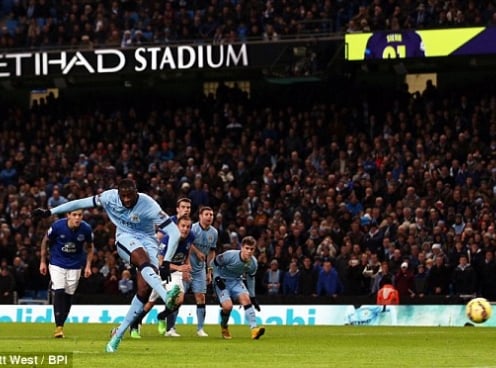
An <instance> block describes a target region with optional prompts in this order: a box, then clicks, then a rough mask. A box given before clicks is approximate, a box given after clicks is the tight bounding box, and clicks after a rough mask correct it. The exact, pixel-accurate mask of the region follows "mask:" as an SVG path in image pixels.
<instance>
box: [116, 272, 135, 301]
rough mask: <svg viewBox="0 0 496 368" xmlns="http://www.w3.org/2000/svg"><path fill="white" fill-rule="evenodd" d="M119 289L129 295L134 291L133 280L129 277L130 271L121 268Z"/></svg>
mask: <svg viewBox="0 0 496 368" xmlns="http://www.w3.org/2000/svg"><path fill="white" fill-rule="evenodd" d="M119 291H120V292H121V294H123V295H126V296H131V295H133V293H134V281H133V280H132V279H131V272H129V270H123V271H122V273H121V278H120V280H119Z"/></svg>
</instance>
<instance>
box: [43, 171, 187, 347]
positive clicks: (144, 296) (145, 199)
mask: <svg viewBox="0 0 496 368" xmlns="http://www.w3.org/2000/svg"><path fill="white" fill-rule="evenodd" d="M92 207H103V209H104V210H105V212H107V215H108V216H109V218H110V220H111V221H112V223H113V224H114V225H115V226H116V245H117V252H118V253H119V256H120V257H121V258H122V259H123V260H124V261H125V262H127V263H129V264H132V265H133V266H135V267H136V268H137V269H138V271H139V272H138V274H137V289H138V290H137V293H136V295H135V297H134V298H133V300H132V302H131V305H130V308H129V310H128V312H127V314H126V316H125V318H124V321H123V322H122V323H121V325H120V326H119V327H118V328H117V329H116V330H115V333H114V334H113V336H112V338H111V339H110V341H109V342H108V343H107V345H106V347H105V350H106V351H107V352H109V353H112V352H115V351H116V350H117V348H118V346H119V344H120V342H121V339H122V337H123V335H124V333H125V332H126V330H127V328H128V327H129V325H130V324H131V323H132V322H133V321H134V319H135V318H136V316H137V315H139V314H140V313H141V311H142V310H143V307H144V305H145V303H146V302H147V301H148V297H149V295H150V292H151V289H150V287H151V288H152V289H153V290H155V291H156V292H157V293H158V294H159V295H160V298H162V300H163V301H164V302H165V303H166V304H167V303H168V300H167V299H168V298H167V290H166V289H165V288H164V287H163V285H162V279H161V278H160V276H159V275H158V273H157V270H158V258H157V255H158V250H159V244H158V240H157V238H156V236H155V234H156V231H157V228H158V230H160V231H163V232H164V233H167V234H168V235H169V247H168V249H167V253H166V255H165V257H164V260H166V261H168V262H166V264H169V262H170V261H171V259H172V255H173V254H174V253H175V251H176V249H177V245H178V242H179V236H180V234H179V230H178V228H177V226H176V224H175V223H174V222H173V221H172V220H171V218H170V217H169V215H167V214H166V213H165V212H164V211H163V210H162V209H161V208H160V206H159V204H158V203H157V202H156V201H155V200H154V199H153V198H151V197H150V196H148V195H147V194H144V193H138V190H137V188H136V184H135V183H134V181H133V180H131V179H123V180H121V181H120V182H119V184H118V187H117V189H109V190H106V191H104V192H102V193H100V194H98V195H95V196H92V197H87V198H82V199H77V200H73V201H70V202H67V203H64V204H62V205H60V206H57V207H54V208H52V209H41V208H38V209H36V210H34V211H33V215H34V216H41V217H49V216H50V215H52V214H60V213H66V212H70V211H73V210H76V209H81V208H92ZM165 273H166V274H168V275H166V276H167V277H170V271H169V270H165ZM178 292H179V290H175V291H171V292H170V293H169V294H171V295H170V298H171V299H172V298H174V300H175V298H176V297H177V293H178ZM174 294H175V295H174Z"/></svg>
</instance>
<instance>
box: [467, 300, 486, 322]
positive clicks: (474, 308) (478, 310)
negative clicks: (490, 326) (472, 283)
mask: <svg viewBox="0 0 496 368" xmlns="http://www.w3.org/2000/svg"><path fill="white" fill-rule="evenodd" d="M465 312H466V313H467V317H468V318H469V319H470V320H471V321H472V322H474V323H484V322H486V321H487V320H488V319H489V318H491V313H492V308H491V303H489V302H488V301H487V300H486V299H484V298H474V299H472V300H470V301H469V302H468V303H467V306H466V307H465Z"/></svg>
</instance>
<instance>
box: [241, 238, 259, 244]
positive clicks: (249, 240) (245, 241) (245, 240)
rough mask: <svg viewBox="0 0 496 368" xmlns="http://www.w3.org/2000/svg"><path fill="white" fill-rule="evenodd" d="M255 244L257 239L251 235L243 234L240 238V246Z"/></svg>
mask: <svg viewBox="0 0 496 368" xmlns="http://www.w3.org/2000/svg"><path fill="white" fill-rule="evenodd" d="M256 244H257V241H256V240H255V238H254V237H253V236H251V235H248V236H245V237H244V238H243V239H242V240H241V246H243V245H249V246H255V245H256Z"/></svg>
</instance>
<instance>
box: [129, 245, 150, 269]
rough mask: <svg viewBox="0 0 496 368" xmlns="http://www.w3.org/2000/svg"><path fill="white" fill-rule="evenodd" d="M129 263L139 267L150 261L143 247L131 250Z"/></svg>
mask: <svg viewBox="0 0 496 368" xmlns="http://www.w3.org/2000/svg"><path fill="white" fill-rule="evenodd" d="M130 259H131V263H132V264H133V265H135V266H136V267H138V268H139V267H141V266H142V265H143V264H145V263H150V257H149V256H148V254H147V253H146V252H145V249H143V248H136V249H135V250H133V251H132V252H131V257H130Z"/></svg>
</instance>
